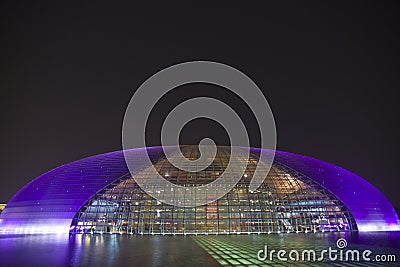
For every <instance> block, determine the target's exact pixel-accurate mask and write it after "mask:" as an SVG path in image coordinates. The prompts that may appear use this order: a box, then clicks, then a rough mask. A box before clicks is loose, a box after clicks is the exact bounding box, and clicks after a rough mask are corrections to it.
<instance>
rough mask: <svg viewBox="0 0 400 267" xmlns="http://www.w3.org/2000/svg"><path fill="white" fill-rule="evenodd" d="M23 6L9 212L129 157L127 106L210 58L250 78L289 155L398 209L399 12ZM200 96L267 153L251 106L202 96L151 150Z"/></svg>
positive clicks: (390, 6)
mask: <svg viewBox="0 0 400 267" xmlns="http://www.w3.org/2000/svg"><path fill="white" fill-rule="evenodd" d="M14 2H15V1H13V3H12V4H7V3H5V2H4V1H2V3H1V4H0V20H1V24H0V25H1V35H0V36H1V43H0V46H1V50H0V64H1V66H0V67H1V74H0V90H1V97H0V108H1V113H0V116H1V117H0V119H1V131H0V137H1V138H0V142H1V150H2V151H1V152H2V153H1V154H0V157H1V160H0V162H1V187H0V202H6V201H8V199H9V198H10V197H11V196H12V195H13V194H15V192H17V191H18V190H19V189H20V188H21V187H22V186H23V185H24V184H26V183H27V182H28V181H30V180H32V179H33V178H35V177H37V176H38V175H40V174H42V173H44V172H46V171H48V170H50V169H52V168H54V167H57V166H59V165H61V164H64V163H68V162H71V161H73V160H77V159H80V158H83V157H87V156H90V155H94V154H99V153H104V152H108V151H114V150H119V149H121V127H122V120H123V115H124V111H125V108H126V106H127V104H128V102H129V100H130V98H131V96H132V95H133V93H134V91H135V90H136V88H137V87H138V86H139V85H140V84H141V83H142V82H143V81H144V80H145V79H146V78H148V77H149V76H150V75H152V74H154V73H155V72H157V71H159V70H161V69H163V68H165V67H167V66H171V65H173V64H176V63H180V62H184V61H190V60H212V61H218V62H222V63H226V64H229V65H231V66H234V67H236V68H238V69H240V70H241V71H243V72H245V73H246V74H247V75H249V76H250V77H251V78H252V79H253V80H254V81H255V82H256V83H257V84H258V85H259V87H260V88H261V89H262V90H263V92H264V94H265V96H266V98H267V99H268V101H269V103H270V105H271V108H272V110H273V112H274V116H275V119H276V123H277V132H278V149H280V150H284V151H290V152H294V153H299V154H305V155H309V156H312V157H316V158H319V159H322V160H325V161H328V162H331V163H334V164H337V165H339V166H342V167H344V168H347V169H349V170H351V171H353V172H355V173H357V174H359V175H360V176H362V177H364V178H365V179H367V180H368V181H370V182H371V183H372V184H374V185H375V186H376V187H377V188H379V189H380V190H381V191H382V192H383V193H384V194H385V195H386V196H388V198H389V199H390V200H391V202H392V203H393V204H394V205H395V206H397V207H399V206H400V194H399V193H398V192H399V191H398V184H399V183H398V179H399V170H398V166H399V163H398V160H399V156H398V155H399V154H398V153H399V152H398V151H399V143H400V142H399V139H398V138H399V136H400V131H399V127H398V123H399V110H398V102H399V99H398V97H397V95H398V94H397V91H399V89H400V78H399V77H400V76H399V65H398V64H399V62H400V52H399V47H400V36H399V28H398V26H397V25H400V22H399V16H398V14H399V11H400V10H399V8H398V7H397V6H396V4H395V2H389V1H385V2H383V3H381V2H375V3H371V2H366V1H361V2H359V3H355V2H352V3H349V2H347V1H346V2H343V3H341V4H340V3H336V1H335V2H334V1H331V4H329V5H327V4H326V3H325V4H322V3H319V1H317V2H307V4H300V3H298V2H297V1H293V3H291V4H289V3H287V4H279V5H276V4H274V5H272V4H270V5H265V6H254V5H249V6H245V5H240V6H234V5H233V4H232V5H221V6H216V5H215V4H212V5H207V4H205V3H202V4H200V5H198V6H196V5H187V6H176V7H172V6H157V5H156V4H155V3H154V4H152V5H150V6H148V7H139V6H137V5H133V4H132V5H131V6H126V5H125V6H123V5H118V6H117V5H115V6H113V5H112V4H111V3H112V2H111V1H109V2H107V4H104V5H101V4H98V3H97V2H96V1H93V2H92V4H82V3H80V4H79V5H72V4H71V5H68V4H62V5H61V4H59V5H54V4H43V3H42V4H41V3H36V4H33V3H30V2H27V3H24V4H18V3H14ZM132 2H133V1H132ZM279 2H280V3H283V2H281V1H279ZM65 3H67V2H65ZM243 3H244V2H243ZM193 96H214V97H217V98H218V99H221V100H226V101H225V102H227V103H230V104H232V105H234V108H235V110H236V111H237V112H238V113H241V116H242V117H243V118H247V117H248V119H246V122H247V126H248V127H249V129H250V132H252V135H251V136H252V145H254V146H256V145H257V144H258V143H259V142H258V140H257V136H256V137H254V135H255V134H254V133H256V132H257V130H256V128H255V126H254V125H253V122H252V119H251V118H252V117H251V115H249V113H251V112H250V111H249V110H246V108H245V106H244V105H243V103H240V101H237V99H234V98H232V97H231V96H230V95H229V94H227V93H226V92H225V91H224V90H223V89H221V88H216V87H213V86H207V85H201V84H200V85H191V86H184V87H182V88H178V89H177V91H175V92H172V93H171V94H169V95H167V96H166V98H165V99H163V100H162V101H161V102H160V103H159V105H158V106H157V107H156V108H157V112H153V116H152V121H153V122H152V123H151V124H152V127H151V128H150V129H148V133H149V143H148V144H149V145H156V144H158V142H159V130H157V129H159V128H160V126H161V125H160V124H161V122H162V120H163V118H165V115H166V113H168V110H170V109H171V108H172V107H173V106H174V105H176V104H178V103H179V102H180V101H182V100H184V99H188V98H190V97H193ZM163 116H164V117H163ZM204 125H209V127H204ZM204 136H212V137H214V138H215V139H216V140H217V144H224V142H226V138H225V137H226V136H225V133H224V131H223V130H222V129H221V127H220V126H218V125H217V124H216V123H210V122H209V121H207V120H197V121H194V122H192V123H191V124H189V125H187V127H186V128H185V129H184V131H183V133H182V136H181V140H182V142H184V143H196V142H197V141H198V140H199V139H200V138H201V137H204Z"/></svg>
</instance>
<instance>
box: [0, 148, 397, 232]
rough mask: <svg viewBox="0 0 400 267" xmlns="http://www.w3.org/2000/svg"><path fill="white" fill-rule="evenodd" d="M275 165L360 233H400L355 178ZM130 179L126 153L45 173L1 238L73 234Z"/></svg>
mask: <svg viewBox="0 0 400 267" xmlns="http://www.w3.org/2000/svg"><path fill="white" fill-rule="evenodd" d="M160 148H161V147H151V148H137V149H131V150H126V151H125V152H128V153H129V154H131V153H132V154H134V155H135V157H137V156H139V157H138V158H140V156H141V155H142V154H143V155H145V154H144V153H146V152H147V153H149V154H151V155H152V157H155V158H157V157H160V156H162V153H161V152H162V149H160ZM252 150H253V151H255V152H256V151H257V150H259V149H256V148H253V149H252ZM275 161H277V162H279V163H281V164H283V165H285V166H288V167H289V168H291V169H293V170H295V171H298V172H300V173H302V174H304V175H306V176H307V177H309V178H311V179H312V180H314V181H315V182H317V183H318V184H320V185H322V186H323V187H325V188H326V189H327V190H329V191H330V192H332V193H333V194H335V195H336V196H337V197H338V199H339V200H340V201H342V202H343V203H344V204H345V205H346V206H347V208H348V209H349V210H350V212H351V213H352V214H353V216H354V218H355V220H356V222H357V226H358V229H359V230H360V231H378V230H400V222H399V218H398V216H397V213H396V212H395V210H394V208H393V206H392V205H391V204H390V202H389V201H388V199H387V198H386V197H385V196H384V195H383V194H382V193H381V192H380V191H379V190H378V189H376V188H375V187H374V186H372V185H371V184H370V183H368V182H367V181H366V180H364V179H362V178H361V177H359V176H357V175H356V174H354V173H351V172H349V171H347V170H345V169H343V168H340V167H338V166H335V165H333V164H330V163H327V162H323V161H321V160H317V159H314V158H310V157H306V156H302V155H298V154H293V153H288V152H281V151H276V153H275ZM139 164H140V162H139ZM128 173H129V170H128V168H127V166H126V163H125V157H124V152H123V151H122V150H120V151H115V152H109V153H105V154H99V155H96V156H91V157H88V158H84V159H80V160H77V161H74V162H71V163H68V164H65V165H62V166H60V167H57V168H55V169H53V170H51V171H49V172H47V173H44V174H42V175H40V176H39V177H37V178H36V179H34V180H33V181H31V182H30V183H28V184H27V185H25V186H24V187H23V188H22V189H21V190H19V191H18V192H17V193H16V194H15V195H14V197H13V198H12V199H11V200H10V201H9V202H8V204H7V206H6V208H5V209H4V210H3V212H2V213H1V214H0V234H30V233H68V232H69V227H70V225H71V222H72V220H73V219H74V217H75V215H76V213H77V212H78V210H79V209H80V208H81V207H82V205H84V204H85V203H86V201H87V200H88V199H90V198H91V197H93V196H94V195H95V194H96V193H97V192H98V191H99V190H101V189H102V188H104V187H106V186H107V185H109V184H111V183H113V182H115V181H116V180H118V179H119V178H121V177H122V176H124V175H126V174H128Z"/></svg>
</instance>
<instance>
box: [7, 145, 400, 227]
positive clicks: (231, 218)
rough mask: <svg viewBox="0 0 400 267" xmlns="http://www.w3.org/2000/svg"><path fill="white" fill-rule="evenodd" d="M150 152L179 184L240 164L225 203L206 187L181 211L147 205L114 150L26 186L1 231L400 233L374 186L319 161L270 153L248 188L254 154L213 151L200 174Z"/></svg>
mask: <svg viewBox="0 0 400 267" xmlns="http://www.w3.org/2000/svg"><path fill="white" fill-rule="evenodd" d="M174 149H177V148H174ZM148 150H149V151H148V152H149V154H150V157H151V158H152V160H153V162H154V167H155V168H156V169H157V171H158V172H159V173H160V174H161V175H162V176H163V177H165V179H167V180H168V181H170V182H171V183H174V184H178V185H181V186H186V187H195V186H200V185H204V184H207V183H210V182H212V181H214V180H215V179H217V178H219V177H220V176H221V174H222V173H223V172H224V170H225V168H226V167H227V165H228V162H229V160H232V161H233V164H235V163H236V164H239V163H240V162H241V161H242V162H243V161H245V162H246V163H247V168H246V170H245V173H244V175H243V176H242V178H241V179H240V181H239V182H238V184H237V185H236V186H235V187H234V188H233V189H232V190H231V191H230V192H228V193H227V194H226V195H225V196H223V197H222V198H220V199H218V200H215V199H216V195H215V193H213V192H211V191H210V192H209V191H205V190H203V191H201V193H199V195H197V196H196V197H197V198H200V199H205V200H207V201H206V202H209V204H207V205H203V206H198V207H178V206H171V205H167V204H164V203H162V202H160V201H158V200H156V199H154V198H153V197H151V196H150V195H148V194H147V193H146V192H144V191H143V190H142V189H141V188H140V187H139V186H138V185H137V183H136V181H135V178H134V177H135V176H136V177H142V178H146V179H149V181H151V178H152V177H150V176H149V174H150V172H148V171H147V169H146V167H143V168H142V169H140V168H139V169H140V171H138V172H137V173H136V174H135V176H131V175H130V173H129V171H128V169H127V167H126V163H125V160H124V156H123V153H122V152H121V151H118V152H112V153H108V154H104V155H98V156H95V157H91V158H87V159H83V160H80V161H76V162H73V163H70V164H67V165H64V166H61V167H59V168H57V169H55V170H53V171H50V172H48V173H46V174H44V175H42V176H40V177H39V178H37V179H36V180H34V181H32V182H31V183H30V184H28V185H27V186H26V187H24V188H23V189H22V190H21V191H19V192H18V193H17V194H16V195H15V196H14V198H13V199H12V200H11V201H10V202H9V203H8V206H7V208H6V209H5V210H4V212H3V214H2V215H1V217H0V229H3V230H0V232H1V231H3V232H7V233H10V232H18V231H19V232H65V231H67V232H68V231H69V232H70V233H127V234H216V233H220V234H239V233H279V232H317V231H356V230H395V229H399V221H398V217H397V214H396V213H395V211H394V209H393V207H392V206H391V204H390V203H389V202H388V200H387V199H386V198H385V197H384V196H383V195H382V194H381V193H380V192H379V191H378V190H377V189H376V188H374V187H373V186H372V185H370V184H369V183H368V182H366V181H365V180H363V179H362V178H360V177H358V176H357V175H355V174H353V173H350V172H348V171H346V170H344V169H341V168H339V167H337V166H334V165H331V164H328V163H325V162H322V161H319V160H316V159H312V158H309V157H305V156H300V155H296V154H290V153H285V152H279V151H277V152H276V154H275V159H274V163H273V165H272V168H271V170H270V172H269V173H268V174H266V175H265V180H264V182H263V183H262V185H261V186H260V187H259V188H258V189H257V190H256V191H254V192H250V191H249V189H248V188H249V184H250V181H251V179H252V176H253V174H254V171H255V169H256V167H257V165H259V162H258V161H259V160H258V153H259V151H260V150H259V149H252V150H251V154H250V158H240V157H238V158H231V159H230V149H229V147H218V152H217V156H216V158H215V159H214V161H213V162H212V164H211V165H210V166H208V167H207V168H206V169H204V170H202V171H199V172H187V171H183V170H179V169H177V168H176V167H174V166H173V165H172V164H171V163H170V162H169V161H168V160H167V159H166V158H165V156H164V154H163V153H161V152H162V148H160V147H157V148H150V149H148ZM181 150H182V153H183V154H184V155H185V157H187V158H189V159H196V158H198V157H199V156H200V155H199V152H198V150H197V147H195V146H183V147H182V148H181ZM130 153H137V154H140V153H146V150H144V149H136V150H132V151H130ZM261 164H262V163H261ZM163 191H164V190H163V189H161V190H160V192H157V193H158V194H160V195H162V194H163Z"/></svg>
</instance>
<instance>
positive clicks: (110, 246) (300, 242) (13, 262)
mask: <svg viewBox="0 0 400 267" xmlns="http://www.w3.org/2000/svg"><path fill="white" fill-rule="evenodd" d="M339 238H344V239H346V240H347V247H345V248H343V249H342V250H343V251H344V253H345V252H346V249H347V250H350V249H351V250H354V249H358V250H360V253H362V251H364V250H366V249H369V250H371V251H372V254H371V255H370V256H369V257H370V258H371V259H372V261H370V262H365V261H364V262H354V261H352V262H351V261H347V262H346V261H339V260H336V261H334V262H331V261H329V260H328V258H327V256H326V259H325V261H322V262H321V261H318V260H317V261H314V262H313V261H301V260H300V261H292V260H290V259H289V260H288V261H287V262H286V261H282V260H278V259H277V256H276V253H275V254H274V258H273V260H272V261H270V260H269V259H266V260H265V261H259V260H258V259H257V252H258V251H259V250H262V249H263V248H264V246H265V245H267V246H268V251H271V250H272V249H275V250H276V251H278V250H280V249H283V250H286V251H287V254H286V255H285V256H286V258H288V253H289V252H290V251H291V250H297V251H299V253H300V255H301V252H302V251H303V250H310V249H313V250H315V251H316V252H317V256H319V254H318V253H320V251H322V250H324V249H328V248H329V247H331V248H332V249H338V248H337V244H336V241H337V240H338V239H339ZM338 251H340V250H338ZM378 254H380V255H394V256H395V258H396V259H395V260H396V261H395V262H385V263H383V262H377V261H376V260H375V258H374V257H375V256H376V255H378ZM292 255H293V256H295V254H292ZM300 259H301V256H300ZM392 260H393V259H392ZM287 265H291V266H319V265H320V266H400V233H398V232H396V233H393V232H392V233H352V234H347V233H317V234H304V233H303V234H279V235H278V234H270V235H229V236H227V235H217V236H215V235H208V236H125V235H92V236H91V235H86V236H82V235H77V236H68V235H59V236H57V235H36V236H0V266H101V267H106V266H191V267H195V266H207V267H212V266H287Z"/></svg>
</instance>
